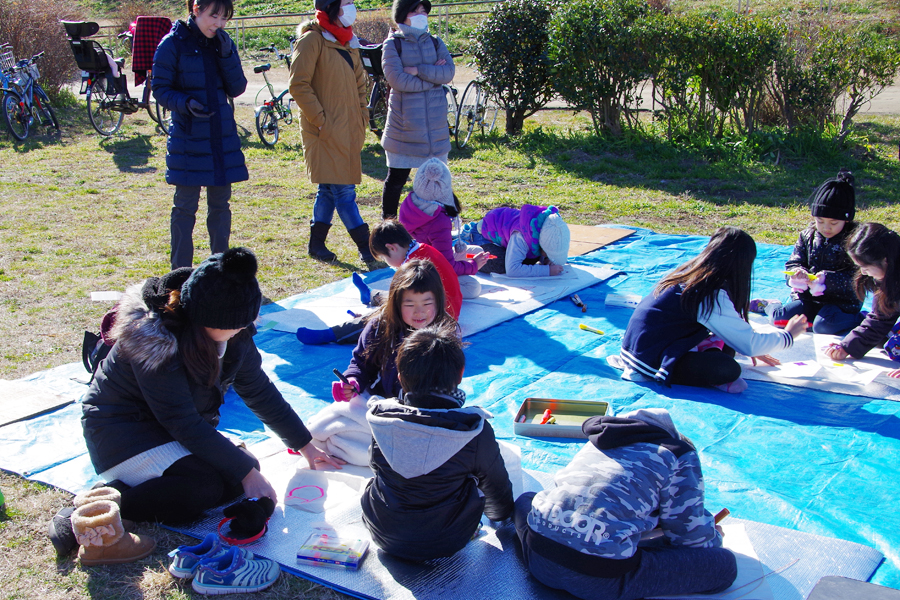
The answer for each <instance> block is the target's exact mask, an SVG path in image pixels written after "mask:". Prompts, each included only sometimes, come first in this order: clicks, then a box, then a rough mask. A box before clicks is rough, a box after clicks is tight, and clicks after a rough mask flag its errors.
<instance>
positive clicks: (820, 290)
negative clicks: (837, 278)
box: [809, 273, 825, 296]
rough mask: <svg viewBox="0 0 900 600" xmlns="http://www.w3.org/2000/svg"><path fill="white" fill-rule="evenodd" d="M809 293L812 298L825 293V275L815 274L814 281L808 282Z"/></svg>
mask: <svg viewBox="0 0 900 600" xmlns="http://www.w3.org/2000/svg"><path fill="white" fill-rule="evenodd" d="M809 293H810V294H812V295H813V296H821V295H822V294H824V293H825V273H816V279H815V281H810V282H809Z"/></svg>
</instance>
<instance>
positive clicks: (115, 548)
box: [72, 500, 156, 566]
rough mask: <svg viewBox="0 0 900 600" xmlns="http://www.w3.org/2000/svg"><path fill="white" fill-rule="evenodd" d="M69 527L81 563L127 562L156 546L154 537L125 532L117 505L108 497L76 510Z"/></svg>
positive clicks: (106, 563) (145, 553) (109, 563)
mask: <svg viewBox="0 0 900 600" xmlns="http://www.w3.org/2000/svg"><path fill="white" fill-rule="evenodd" d="M72 529H73V531H74V532H75V539H77V540H78V543H79V544H81V548H80V549H79V550H78V558H79V560H80V561H81V564H82V565H84V566H93V565H112V564H118V563H130V562H134V561H136V560H140V559H142V558H144V557H145V556H147V555H149V554H150V553H151V552H153V549H154V548H156V540H154V539H153V538H151V537H147V536H140V535H135V534H133V533H126V532H125V530H124V528H123V527H122V518H121V516H120V515H119V505H118V504H116V503H115V502H113V501H111V500H98V501H96V502H91V503H89V504H84V505H82V506H80V507H78V508H77V509H75V512H74V513H72Z"/></svg>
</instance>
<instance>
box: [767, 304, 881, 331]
mask: <svg viewBox="0 0 900 600" xmlns="http://www.w3.org/2000/svg"><path fill="white" fill-rule="evenodd" d="M799 314H804V315H806V318H807V319H808V320H809V322H810V323H812V326H813V333H824V334H828V335H846V334H848V333H850V330H851V329H853V328H854V327H857V326H858V325H859V324H860V323H862V321H863V315H862V313H859V312H853V313H845V312H844V311H842V310H841V309H840V308H838V307H837V306H835V305H834V304H814V303H812V302H804V301H803V300H794V301H793V302H788V303H787V304H785V305H784V306H782V307H781V308H779V309H778V310H776V311H774V312H773V313H772V319H773V320H775V321H787V320H788V319H790V318H791V317H793V316H795V315H799Z"/></svg>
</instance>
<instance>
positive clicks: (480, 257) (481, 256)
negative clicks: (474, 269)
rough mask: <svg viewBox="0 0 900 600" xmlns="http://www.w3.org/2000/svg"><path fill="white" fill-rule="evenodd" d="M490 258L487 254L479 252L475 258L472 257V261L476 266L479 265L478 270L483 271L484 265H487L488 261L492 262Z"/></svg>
mask: <svg viewBox="0 0 900 600" xmlns="http://www.w3.org/2000/svg"><path fill="white" fill-rule="evenodd" d="M488 256H490V255H489V254H488V253H487V252H479V253H478V254H476V255H475V256H473V257H472V260H474V261H475V264H476V265H478V268H479V269H481V267H483V266H484V265H486V264H487V261H488V260H490V259H489V258H488Z"/></svg>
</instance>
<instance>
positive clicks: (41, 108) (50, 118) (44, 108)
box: [34, 84, 59, 131]
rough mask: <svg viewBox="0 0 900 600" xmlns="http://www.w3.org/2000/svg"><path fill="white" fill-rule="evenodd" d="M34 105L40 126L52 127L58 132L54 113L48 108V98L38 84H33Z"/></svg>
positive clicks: (51, 108)
mask: <svg viewBox="0 0 900 600" xmlns="http://www.w3.org/2000/svg"><path fill="white" fill-rule="evenodd" d="M34 105H35V107H37V109H38V117H39V119H40V121H41V124H42V125H45V126H46V127H52V128H53V129H55V130H56V131H59V120H58V119H57V118H56V112H55V111H54V110H53V107H52V106H50V98H49V97H47V92H45V91H44V88H42V87H41V86H39V85H38V84H34Z"/></svg>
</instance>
